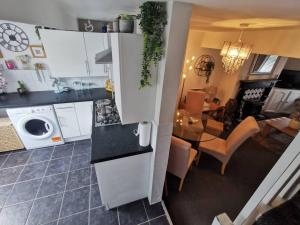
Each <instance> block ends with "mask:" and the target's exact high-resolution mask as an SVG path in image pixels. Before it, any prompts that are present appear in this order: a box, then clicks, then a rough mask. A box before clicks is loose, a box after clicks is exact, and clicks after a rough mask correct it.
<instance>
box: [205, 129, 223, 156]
mask: <svg viewBox="0 0 300 225" xmlns="http://www.w3.org/2000/svg"><path fill="white" fill-rule="evenodd" d="M199 147H200V148H201V151H204V152H206V151H209V152H215V153H217V154H221V155H226V140H224V139H221V138H218V137H216V136H214V135H211V134H208V133H205V132H204V133H203V134H202V136H201V142H200V145H199Z"/></svg>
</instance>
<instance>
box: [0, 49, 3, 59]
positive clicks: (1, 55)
mask: <svg viewBox="0 0 300 225" xmlns="http://www.w3.org/2000/svg"><path fill="white" fill-rule="evenodd" d="M2 58H3V54H2V52H1V50H0V59H2Z"/></svg>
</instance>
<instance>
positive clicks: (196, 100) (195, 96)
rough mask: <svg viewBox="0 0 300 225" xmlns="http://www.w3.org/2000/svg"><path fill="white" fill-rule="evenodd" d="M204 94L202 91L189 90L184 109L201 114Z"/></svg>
mask: <svg viewBox="0 0 300 225" xmlns="http://www.w3.org/2000/svg"><path fill="white" fill-rule="evenodd" d="M206 95H207V94H206V93H205V92H204V91H193V90H189V91H188V92H187V95H186V105H185V110H186V111H188V112H189V113H191V114H201V113H202V110H203V104H204V100H205V97H206Z"/></svg>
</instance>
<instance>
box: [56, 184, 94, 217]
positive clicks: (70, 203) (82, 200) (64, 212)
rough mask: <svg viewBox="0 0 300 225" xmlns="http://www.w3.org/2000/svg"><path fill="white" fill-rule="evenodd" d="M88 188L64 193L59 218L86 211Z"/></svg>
mask: <svg viewBox="0 0 300 225" xmlns="http://www.w3.org/2000/svg"><path fill="white" fill-rule="evenodd" d="M89 192H90V187H84V188H80V189H76V190H73V191H67V192H65V196H64V200H63V205H62V209H61V217H65V216H69V215H72V214H74V213H77V212H82V211H84V210H88V208H89Z"/></svg>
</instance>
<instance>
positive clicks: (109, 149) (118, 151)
mask: <svg viewBox="0 0 300 225" xmlns="http://www.w3.org/2000/svg"><path fill="white" fill-rule="evenodd" d="M94 120H95V104H94V110H93V131H92V160H91V163H99V162H104V161H109V160H113V159H119V158H124V157H128V156H133V155H138V154H143V153H147V152H152V151H153V150H152V147H151V145H149V146H147V147H142V146H140V145H139V137H138V136H135V135H134V134H133V130H134V129H137V127H138V124H137V123H134V124H126V125H121V124H117V125H110V126H102V127H95V125H94Z"/></svg>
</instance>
